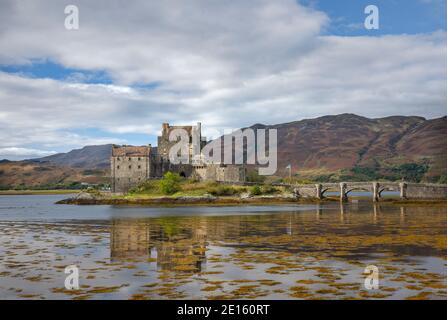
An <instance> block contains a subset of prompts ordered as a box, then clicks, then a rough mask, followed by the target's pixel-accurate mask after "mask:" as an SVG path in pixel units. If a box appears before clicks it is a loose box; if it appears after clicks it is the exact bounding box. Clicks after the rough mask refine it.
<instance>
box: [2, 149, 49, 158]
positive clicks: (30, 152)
mask: <svg viewBox="0 0 447 320" xmlns="http://www.w3.org/2000/svg"><path fill="white" fill-rule="evenodd" d="M55 153H56V151H46V150H37V149H29V148H16V147H11V148H0V159H11V160H15V159H24V158H37V157H45V156H49V155H52V154H55Z"/></svg>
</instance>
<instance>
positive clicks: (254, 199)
mask: <svg viewBox="0 0 447 320" xmlns="http://www.w3.org/2000/svg"><path fill="white" fill-rule="evenodd" d="M328 202H339V199H338V198H324V199H316V198H296V197H294V196H293V195H261V196H248V195H241V196H225V197H215V196H212V195H204V196H179V197H168V196H165V197H150V198H149V197H141V198H138V197H126V196H122V197H117V196H111V195H104V194H92V193H88V192H81V193H79V194H77V195H75V196H74V197H71V198H67V199H63V200H60V201H58V202H56V204H69V205H140V206H187V205H194V206H200V205H208V206H231V205H274V204H278V205H280V204H312V203H328ZM378 204H391V205H399V206H414V205H418V206H421V205H423V206H424V205H425V206H442V207H446V206H447V201H441V200H399V199H383V200H381V201H380V202H378Z"/></svg>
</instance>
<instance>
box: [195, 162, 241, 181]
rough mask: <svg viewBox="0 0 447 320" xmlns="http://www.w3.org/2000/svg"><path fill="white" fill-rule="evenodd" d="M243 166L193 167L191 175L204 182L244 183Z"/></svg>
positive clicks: (214, 165) (210, 165) (213, 165)
mask: <svg viewBox="0 0 447 320" xmlns="http://www.w3.org/2000/svg"><path fill="white" fill-rule="evenodd" d="M245 171H246V170H245V168H244V167H243V166H238V165H219V164H208V165H203V166H195V167H194V172H193V175H196V176H197V177H198V178H199V179H200V180H204V181H221V182H244V181H245V179H246V172H245Z"/></svg>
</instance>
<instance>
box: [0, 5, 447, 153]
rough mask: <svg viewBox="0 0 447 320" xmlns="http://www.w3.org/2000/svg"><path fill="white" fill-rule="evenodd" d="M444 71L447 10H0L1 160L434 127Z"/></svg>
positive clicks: (446, 77) (440, 112)
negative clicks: (241, 131) (320, 124)
mask: <svg viewBox="0 0 447 320" xmlns="http://www.w3.org/2000/svg"><path fill="white" fill-rule="evenodd" d="M370 4H373V5H376V6H377V7H378V9H379V29H378V30H368V29H366V28H365V26H364V20H365V18H366V17H367V14H365V12H364V10H365V7H366V6H367V5H370ZM67 5H76V6H77V7H78V9H79V29H77V30H69V29H67V28H66V27H65V19H66V17H67V14H65V13H64V9H65V7H66V6H67ZM446 66H447V0H405V1H397V0H380V1H379V0H377V1H376V0H369V1H363V0H340V1H333V0H301V1H294V0H275V1H268V0H251V1H244V0H240V1H221V0H200V1H199V0H197V1H196V0H191V1H182V0H177V1H174V0H166V1H152V0H150V1H148V0H135V1H117V0H97V1H89V0H85V1H84V0H82V1H75V0H64V1H54V0H35V1H31V0H27V1H22V0H2V1H0V159H10V160H20V159H29V158H35V157H42V156H46V155H50V154H53V153H57V152H67V151H69V150H71V149H73V148H81V147H83V146H85V145H95V144H106V143H117V144H134V145H144V144H148V143H152V144H156V136H157V135H158V134H159V132H160V129H161V123H163V122H169V123H171V124H175V125H188V124H195V123H196V122H202V130H203V131H204V134H205V135H207V136H208V137H217V136H219V135H220V134H221V133H222V132H223V131H224V130H228V129H231V128H233V129H235V128H240V127H246V126H250V125H252V124H254V123H264V124H276V123H282V122H290V121H295V120H301V119H304V118H314V117H318V116H323V115H328V114H340V113H356V114H359V115H362V116H366V117H373V118H377V117H384V116H391V115H417V116H423V117H426V118H437V117H442V116H445V115H447V103H446V102H447V67H446Z"/></svg>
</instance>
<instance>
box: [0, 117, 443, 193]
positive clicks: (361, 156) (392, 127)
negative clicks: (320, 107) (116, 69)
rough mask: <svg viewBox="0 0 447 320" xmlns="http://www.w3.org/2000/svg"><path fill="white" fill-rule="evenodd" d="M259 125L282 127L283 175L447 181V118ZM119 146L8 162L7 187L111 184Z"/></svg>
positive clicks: (1, 178)
mask: <svg viewBox="0 0 447 320" xmlns="http://www.w3.org/2000/svg"><path fill="white" fill-rule="evenodd" d="M252 128H266V129H269V128H274V129H277V130H278V172H277V174H278V176H286V175H287V174H288V171H287V170H286V169H285V167H286V166H287V165H288V164H291V165H292V171H293V173H294V174H295V175H296V176H298V177H300V178H303V179H312V180H316V181H340V180H351V181H352V180H354V181H355V180H372V179H389V180H398V179H401V178H402V177H404V178H405V179H408V180H415V181H418V180H421V179H422V180H424V181H432V182H437V181H440V178H441V177H442V176H444V179H447V116H446V117H442V118H438V119H432V120H426V119H424V118H422V117H406V116H393V117H386V118H378V119H369V118H365V117H361V116H357V115H355V114H340V115H333V116H324V117H319V118H315V119H306V120H300V121H294V122H288V123H282V124H276V125H263V124H255V125H253V126H252ZM110 153H111V145H98V146H87V147H84V148H82V149H76V150H72V151H70V152H67V153H59V154H55V155H51V156H48V157H44V158H39V159H33V160H28V161H1V162H0V187H2V188H5V187H15V186H18V185H22V186H23V185H25V186H27V185H32V186H36V185H50V184H58V183H59V184H67V183H68V184H70V183H73V182H80V181H82V182H92V183H97V182H100V181H107V178H106V177H107V175H108V174H109V173H108V172H109V158H110Z"/></svg>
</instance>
